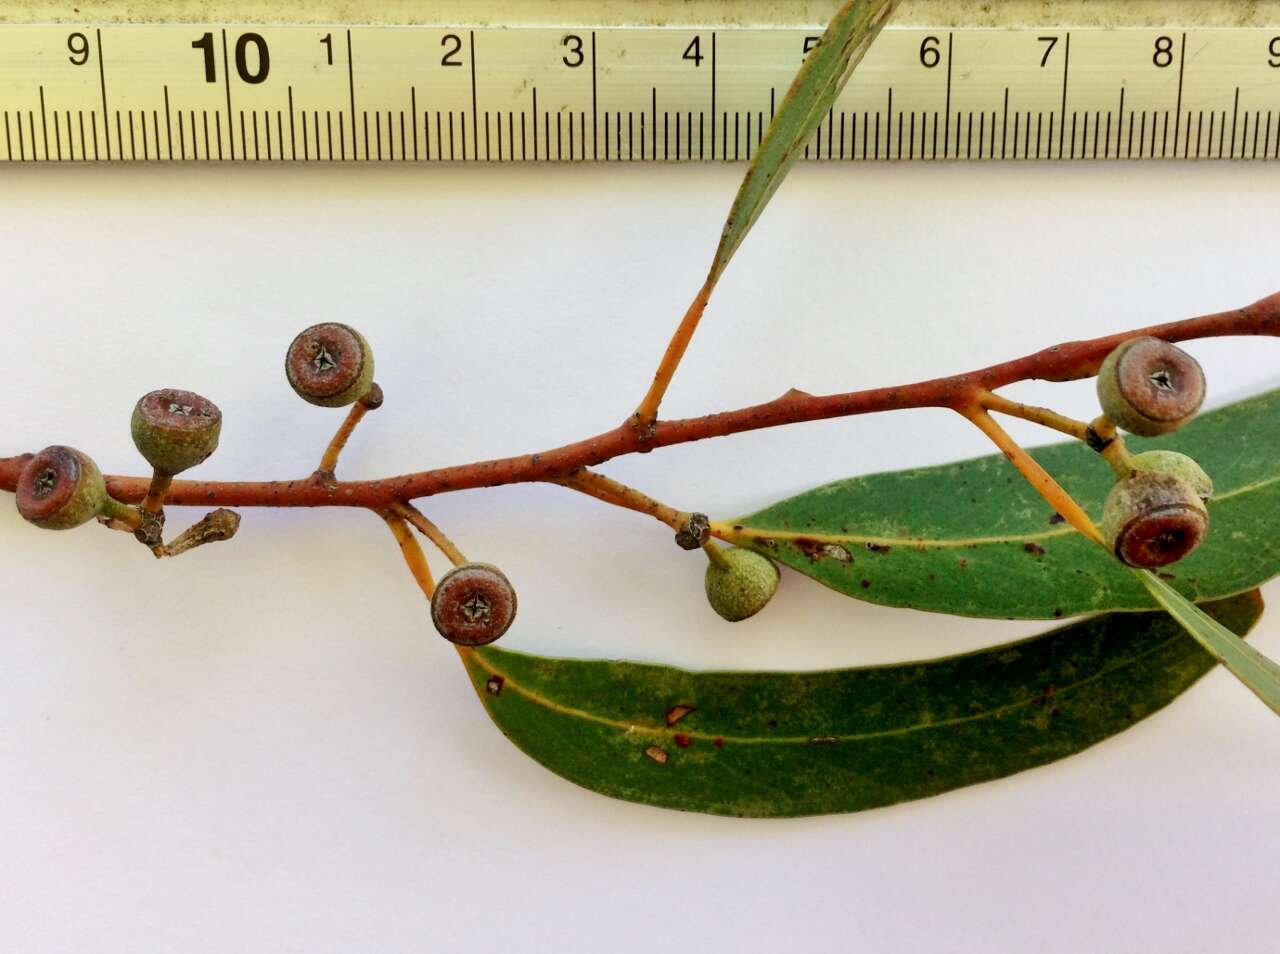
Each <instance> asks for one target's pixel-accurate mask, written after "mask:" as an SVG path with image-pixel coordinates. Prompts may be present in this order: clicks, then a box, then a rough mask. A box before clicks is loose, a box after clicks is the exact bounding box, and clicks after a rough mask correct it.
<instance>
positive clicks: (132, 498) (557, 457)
mask: <svg viewBox="0 0 1280 954" xmlns="http://www.w3.org/2000/svg"><path fill="white" fill-rule="evenodd" d="M1138 335H1151V336H1154V337H1157V338H1164V339H1165V340H1168V341H1187V340H1191V339H1195V338H1212V337H1224V336H1230V335H1269V336H1280V293H1277V294H1275V295H1271V296H1270V297H1268V298H1264V299H1262V300H1261V301H1258V302H1255V303H1254V304H1252V305H1249V306H1248V307H1246V308H1240V309H1237V310H1234V311H1226V312H1220V313H1217V314H1212V315H1205V316H1203V317H1200V318H1190V319H1187V320H1185V321H1178V322H1172V323H1170V324H1164V325H1154V326H1151V327H1148V328H1141V329H1137V330H1135V331H1129V332H1125V333H1122V334H1117V335H1109V336H1107V337H1104V338H1094V339H1091V340H1088V341H1074V342H1067V343H1065V344H1060V345H1055V346H1054V347H1051V348H1046V349H1045V350H1043V351H1038V352H1036V353H1035V354H1030V355H1026V356H1025V357H1022V358H1017V359H1015V360H1013V361H1007V362H1004V363H1003V364H996V365H992V366H990V367H987V368H982V369H980V370H977V371H971V372H969V373H967V374H959V375H953V376H950V377H944V378H935V379H933V380H929V381H921V382H918V383H915V384H907V385H902V386H900V387H890V388H875V389H872V390H867V391H854V392H851V393H847V394H832V395H826V396H814V395H810V394H806V393H804V392H802V391H795V390H792V391H788V392H787V393H786V394H784V395H782V397H780V398H777V399H776V400H773V401H768V402H766V403H764V404H757V405H754V406H752V407H745V408H740V409H738V410H734V411H725V412H722V413H719V414H708V415H705V416H703V417H695V418H688V419H685V420H675V421H659V422H657V423H655V424H654V425H653V427H652V429H651V430H650V431H649V432H648V433H642V432H640V431H638V430H637V429H636V428H635V427H634V426H633V423H632V422H631V421H630V420H628V421H626V422H624V423H623V424H621V425H619V426H618V427H616V428H614V429H613V430H611V431H606V432H604V433H602V434H598V435H596V436H595V437H589V438H587V439H585V440H581V441H577V442H576V443H573V444H566V445H565V446H563V447H558V448H555V449H553V450H548V451H543V452H541V453H537V454H526V455H523V456H519V457H506V458H501V459H497V460H487V461H479V462H476V463H472V464H462V465H458V466H454V467H443V468H439V469H436V470H428V471H422V472H419V473H414V474H404V475H401V476H396V477H386V478H383V479H380V480H369V481H352V482H329V481H325V480H318V479H314V478H304V479H299V480H288V481H267V482H224V481H199V480H178V481H174V483H173V485H172V486H171V487H170V488H169V492H168V494H167V495H166V497H165V503H166V504H167V505H169V506H210V507H366V508H369V509H373V510H377V511H385V510H387V509H389V508H391V507H393V506H394V505H395V504H396V503H401V502H404V501H408V500H413V499H417V498H420V497H429V496H433V495H436V494H442V493H448V492H451V491H455V490H467V489H472V488H478V487H496V486H500V485H503V484H514V483H523V482H528V481H558V480H562V479H564V478H565V477H567V476H569V475H570V474H572V473H574V472H575V471H578V470H580V469H582V468H585V467H593V466H595V465H597V464H601V463H604V462H605V461H608V460H612V459H613V458H615V457H620V456H622V455H624V454H633V453H638V452H641V451H650V450H653V449H655V448H659V447H669V446H671V445H674V444H684V443H687V442H690V441H697V440H704V439H706V438H711V437H723V436H726V435H729V434H738V433H742V432H744V431H751V430H759V429H761V428H766V427H778V426H780V425H783V424H795V423H800V422H802V421H817V420H823V419H827V418H835V417H847V416H850V415H855V414H870V413H876V412H880V411H892V410H898V409H902V408H920V407H940V408H950V409H953V410H960V411H963V410H964V409H966V408H969V407H971V406H972V404H973V402H974V401H975V399H977V398H978V396H980V395H981V394H982V393H983V392H985V391H992V390H995V389H997V388H1001V387H1005V386H1007V385H1009V384H1013V383H1015V382H1018V381H1025V380H1030V379H1040V380H1045V381H1072V380H1077V379H1079V378H1086V377H1090V376H1092V375H1094V374H1096V373H1097V371H1098V367H1099V366H1100V365H1101V363H1102V361H1103V359H1104V358H1105V357H1106V356H1107V354H1108V353H1110V352H1111V350H1112V349H1113V348H1115V346H1116V345H1118V344H1119V343H1120V342H1122V341H1125V340H1126V339H1128V338H1132V337H1135V336H1138ZM25 459H26V458H25V457H9V458H0V490H9V491H12V490H13V489H14V487H15V486H16V483H17V479H18V473H19V471H20V470H21V468H22V464H23V462H24V460H25ZM149 483H150V481H149V479H147V478H143V477H109V478H108V487H109V488H110V491H111V493H112V495H113V496H115V497H116V498H117V499H119V500H121V501H126V502H138V501H140V500H142V499H143V497H144V496H145V495H146V492H147V487H148V484H149Z"/></svg>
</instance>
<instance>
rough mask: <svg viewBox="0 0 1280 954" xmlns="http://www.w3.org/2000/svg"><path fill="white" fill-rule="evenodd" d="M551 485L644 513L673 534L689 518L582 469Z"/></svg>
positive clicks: (633, 489) (602, 475) (671, 508)
mask: <svg viewBox="0 0 1280 954" xmlns="http://www.w3.org/2000/svg"><path fill="white" fill-rule="evenodd" d="M552 483H556V484H559V485H560V486H561V487H568V488H569V489H570V490H576V491H578V493H581V494H586V495H587V496H588V497H595V498H596V499H597V500H603V501H604V502H605V503H609V504H613V505H614V506H615V507H625V508H626V509H627V510H635V511H636V512H638V513H647V514H648V515H649V516H651V517H653V518H655V519H657V520H659V521H661V522H662V523H665V524H666V525H667V526H668V527H670V528H671V529H672V530H679V529H680V528H681V527H683V526H684V525H685V523H686V521H688V519H689V514H688V513H686V512H685V511H682V510H677V509H676V508H675V507H668V506H667V505H666V504H664V503H660V502H658V501H657V500H654V499H653V498H652V497H650V496H648V495H647V494H644V493H641V492H640V491H639V490H636V489H635V488H634V487H628V486H627V485H626V484H624V483H621V482H619V481H616V480H614V479H613V478H611V477H606V476H604V474H597V473H595V472H594V471H590V470H586V469H585V468H584V469H583V470H579V471H575V472H574V473H572V474H570V475H569V476H568V477H563V478H561V479H560V480H555V481H552Z"/></svg>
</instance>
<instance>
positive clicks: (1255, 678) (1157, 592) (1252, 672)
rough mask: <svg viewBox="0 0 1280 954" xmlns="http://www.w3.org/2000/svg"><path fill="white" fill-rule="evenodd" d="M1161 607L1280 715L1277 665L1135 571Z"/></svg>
mask: <svg viewBox="0 0 1280 954" xmlns="http://www.w3.org/2000/svg"><path fill="white" fill-rule="evenodd" d="M1133 572H1134V573H1136V574H1137V575H1138V576H1139V577H1140V578H1141V579H1142V582H1143V583H1144V584H1145V585H1146V587H1147V589H1148V590H1150V591H1151V595H1152V596H1154V597H1155V598H1156V599H1157V600H1158V601H1159V602H1160V605H1161V606H1163V607H1164V608H1165V610H1166V611H1167V612H1168V613H1169V615H1170V616H1172V617H1173V618H1174V619H1175V620H1177V622H1178V624H1179V625H1180V626H1181V627H1182V628H1183V629H1185V630H1186V631H1187V632H1188V633H1190V634H1191V635H1192V636H1193V637H1195V639H1196V641H1197V642H1199V643H1200V645H1201V646H1203V647H1204V648H1205V649H1206V650H1208V652H1209V653H1210V655H1212V656H1213V658H1214V659H1216V660H1218V662H1220V663H1222V665H1223V666H1225V667H1226V668H1227V669H1228V670H1230V672H1231V674H1232V675H1234V676H1235V677H1236V678H1237V679H1239V680H1240V681H1241V682H1243V683H1244V684H1245V685H1246V686H1248V687H1249V688H1250V689H1251V690H1253V693H1254V695H1256V696H1257V697H1258V698H1259V699H1261V700H1262V701H1263V702H1265V703H1266V704H1267V705H1268V706H1269V707H1270V709H1271V711H1272V712H1274V713H1276V715H1280V666H1277V665H1276V664H1275V663H1274V662H1273V661H1272V660H1270V659H1268V658H1267V657H1266V656H1264V655H1263V654H1262V653H1260V652H1258V650H1256V649H1254V648H1253V647H1252V646H1250V645H1249V644H1248V643H1246V642H1245V641H1244V640H1243V639H1240V637H1238V636H1236V634H1235V633H1233V632H1231V631H1230V630H1229V629H1227V628H1226V627H1225V626H1223V625H1222V624H1221V623H1219V622H1218V621H1217V620H1215V619H1214V618H1213V617H1211V616H1209V615H1208V614H1207V613H1205V612H1204V610H1202V609H1200V607H1198V606H1196V605H1195V604H1194V603H1192V602H1190V601H1189V600H1187V599H1186V598H1185V597H1184V596H1182V594H1180V593H1179V592H1178V591H1177V590H1175V589H1174V588H1173V587H1171V586H1170V585H1169V584H1168V583H1166V582H1165V581H1164V580H1162V579H1160V578H1159V577H1158V576H1156V575H1155V574H1154V573H1152V572H1151V571H1150V570H1134V571H1133Z"/></svg>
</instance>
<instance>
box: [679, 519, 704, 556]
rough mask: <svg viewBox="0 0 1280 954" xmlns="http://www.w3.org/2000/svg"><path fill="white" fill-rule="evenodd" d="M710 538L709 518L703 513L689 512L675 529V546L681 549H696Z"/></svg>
mask: <svg viewBox="0 0 1280 954" xmlns="http://www.w3.org/2000/svg"><path fill="white" fill-rule="evenodd" d="M710 539H711V519H710V518H709V517H708V516H707V515H706V514H705V513H691V514H689V519H688V520H686V521H685V522H684V525H683V526H682V527H680V529H679V530H677V531H676V546H678V547H679V548H680V549H681V550H697V549H698V548H699V547H704V546H706V545H707V541H708V540H710Z"/></svg>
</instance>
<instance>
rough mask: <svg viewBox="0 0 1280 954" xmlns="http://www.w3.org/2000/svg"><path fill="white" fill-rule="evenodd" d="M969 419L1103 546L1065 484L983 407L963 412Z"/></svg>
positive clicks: (1053, 503) (1065, 516) (1055, 506)
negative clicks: (1037, 460)
mask: <svg viewBox="0 0 1280 954" xmlns="http://www.w3.org/2000/svg"><path fill="white" fill-rule="evenodd" d="M961 413H963V414H964V416H965V417H967V418H968V419H969V420H971V421H973V423H974V424H976V425H977V426H978V429H979V430H980V431H982V433H984V434H986V435H987V437H989V438H991V442H992V443H993V444H995V445H996V447H998V448H1000V450H1001V451H1003V452H1004V456H1005V457H1007V458H1008V459H1009V461H1010V463H1012V464H1013V466H1014V467H1016V468H1018V473H1020V474H1022V476H1023V477H1025V478H1026V479H1027V483H1029V484H1031V486H1032V487H1034V488H1035V491H1036V493H1038V494H1039V495H1040V496H1041V497H1043V498H1044V499H1045V500H1046V501H1047V502H1048V504H1049V506H1051V507H1053V509H1054V510H1056V511H1057V512H1058V513H1059V514H1061V515H1062V517H1063V519H1065V520H1066V521H1067V523H1069V524H1071V526H1073V527H1075V528H1076V529H1077V530H1079V531H1080V532H1081V533H1082V534H1084V535H1085V536H1086V537H1088V538H1089V539H1090V540H1092V541H1093V542H1094V543H1097V544H1098V545H1100V546H1104V545H1105V544H1104V543H1103V540H1102V533H1101V532H1099V530H1098V528H1097V527H1096V526H1094V523H1093V520H1092V519H1091V518H1090V517H1089V515H1088V514H1087V513H1085V512H1084V510H1083V508H1081V506H1080V505H1079V504H1078V503H1076V501H1075V498H1074V497H1072V496H1071V495H1070V494H1069V493H1067V492H1066V491H1065V490H1063V489H1062V485H1061V484H1059V483H1058V482H1057V481H1056V480H1054V479H1053V477H1051V476H1050V475H1049V472H1048V471H1046V470H1045V469H1044V468H1043V467H1041V466H1040V465H1039V464H1038V463H1036V461H1035V459H1034V458H1032V456H1031V455H1030V454H1028V453H1027V452H1026V451H1025V450H1023V449H1022V447H1021V446H1019V444H1018V442H1017V441H1015V440H1014V439H1013V438H1012V437H1010V436H1009V432H1008V431H1006V430H1005V429H1004V428H1003V427H1001V426H1000V425H999V424H997V423H996V421H995V418H993V417H992V416H991V415H990V414H988V413H987V412H986V411H985V410H983V409H982V408H975V409H973V410H970V411H962V412H961Z"/></svg>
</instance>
